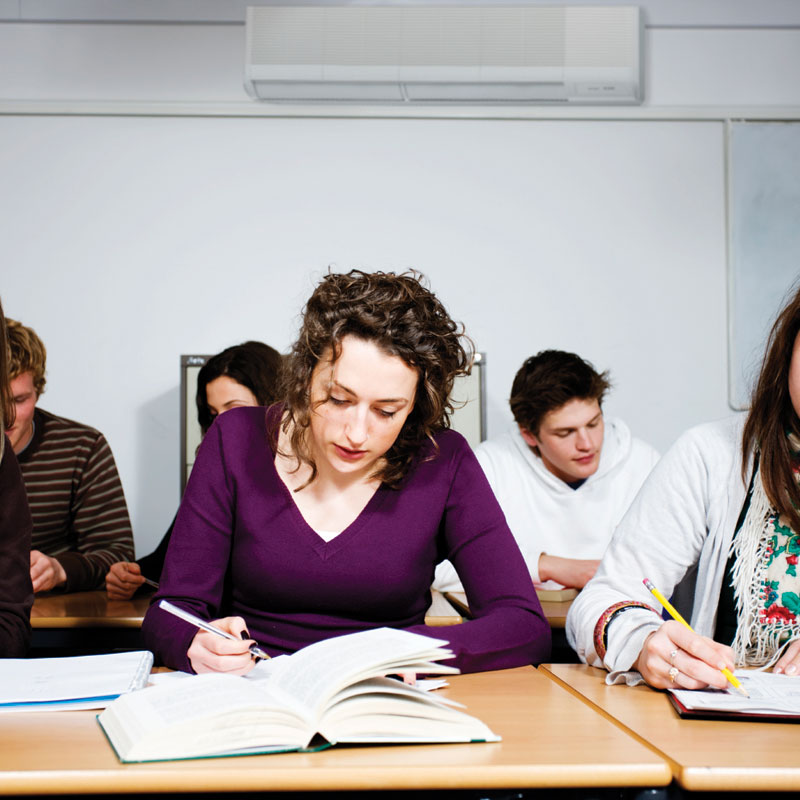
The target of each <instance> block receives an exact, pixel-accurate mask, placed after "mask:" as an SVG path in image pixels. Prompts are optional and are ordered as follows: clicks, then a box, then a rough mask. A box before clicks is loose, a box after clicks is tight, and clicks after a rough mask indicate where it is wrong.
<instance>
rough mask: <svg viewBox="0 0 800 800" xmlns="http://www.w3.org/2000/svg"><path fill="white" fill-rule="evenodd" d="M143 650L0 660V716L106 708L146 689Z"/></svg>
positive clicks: (148, 661)
mask: <svg viewBox="0 0 800 800" xmlns="http://www.w3.org/2000/svg"><path fill="white" fill-rule="evenodd" d="M152 667H153V654H152V653H151V652H149V651H148V650H136V651H132V652H127V653H107V654H103V655H96V656H72V657H65V658H3V659H0V712H3V711H61V710H77V709H82V708H105V707H106V706H107V705H108V704H109V703H110V702H111V701H112V700H114V699H115V698H117V697H119V696H120V695H122V694H125V693H127V692H132V691H135V690H136V689H141V688H143V687H144V686H146V685H147V678H148V676H149V675H150V670H151V669H152Z"/></svg>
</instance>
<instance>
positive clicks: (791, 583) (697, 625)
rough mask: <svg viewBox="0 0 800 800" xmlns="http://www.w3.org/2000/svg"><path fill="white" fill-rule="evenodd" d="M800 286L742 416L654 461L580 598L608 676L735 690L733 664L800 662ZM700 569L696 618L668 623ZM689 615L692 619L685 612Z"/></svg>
mask: <svg viewBox="0 0 800 800" xmlns="http://www.w3.org/2000/svg"><path fill="white" fill-rule="evenodd" d="M799 509H800V288H798V289H796V290H795V292H794V293H793V295H792V296H791V297H790V299H789V300H788V302H787V303H786V305H785V306H784V308H783V310H782V311H781V312H780V314H779V315H778V318H777V320H776V322H775V324H774V326H773V328H772V332H771V334H770V338H769V342H768V344H767V350H766V355H765V357H764V362H763V364H762V367H761V373H760V375H759V378H758V382H757V384H756V387H755V390H754V392H753V398H752V402H751V405H750V410H749V412H748V414H747V415H746V416H744V415H742V416H737V417H731V418H729V419H727V420H723V421H721V422H714V423H710V424H707V425H700V426H698V427H696V428H693V429H692V430H690V431H688V432H687V433H685V434H684V435H683V436H682V437H681V438H680V439H679V440H678V441H677V442H676V443H675V445H674V446H673V447H672V448H671V449H670V450H669V452H668V453H667V454H666V455H665V456H664V458H662V460H661V461H660V463H659V464H657V465H656V467H655V468H654V470H653V472H652V473H650V477H649V478H648V479H647V481H645V484H644V486H643V487H642V489H641V491H640V492H639V494H638V495H637V497H636V499H635V500H634V502H633V505H632V506H631V508H630V510H629V511H628V513H627V514H626V516H625V517H624V518H623V520H622V522H621V523H620V525H619V527H618V528H617V531H616V533H615V534H614V538H613V539H612V541H611V544H610V545H609V548H608V550H607V551H606V553H605V555H604V556H603V560H602V562H601V564H600V568H599V570H598V571H597V574H596V575H595V577H594V578H593V579H592V580H591V581H590V582H589V583H588V584H587V585H586V587H585V588H584V590H583V591H582V592H581V594H580V595H579V597H578V599H577V600H576V601H575V602H574V603H573V605H572V607H571V608H570V611H569V615H568V617H567V637H568V640H569V641H570V644H572V645H573V646H574V647H575V649H576V650H577V651H578V654H579V655H580V656H581V658H582V659H583V660H584V661H586V662H588V663H590V664H593V665H595V666H604V667H606V669H608V670H609V672H610V673H611V676H610V677H609V681H615V680H623V679H624V680H626V681H627V682H628V683H636V682H639V681H641V680H642V679H644V680H645V681H646V682H647V683H649V684H650V685H651V686H655V687H657V688H664V687H671V686H679V687H681V688H686V689H699V688H702V687H705V686H709V685H710V686H715V687H718V688H720V689H722V688H725V687H726V685H727V682H726V679H725V677H724V675H723V674H722V673H721V672H720V670H721V669H722V668H723V667H727V668H728V669H733V668H734V666H737V667H745V666H748V667H768V666H773V670H774V671H775V672H783V673H785V674H787V675H797V674H798V670H800V576H799V575H798V573H797V562H798V556H800V510H799ZM694 567H696V569H697V583H696V588H695V591H694V598H693V608H692V611H691V624H692V627H693V628H694V631H696V633H695V632H693V631H691V630H688V629H687V628H685V627H684V626H682V625H681V624H680V623H679V622H677V621H675V620H669V621H667V622H664V620H663V619H662V617H661V613H660V611H661V609H660V607H655V608H654V607H652V603H653V600H652V596H651V595H650V593H649V592H648V591H647V589H646V588H645V587H644V586H643V584H642V581H643V580H644V579H645V578H648V579H650V580H651V581H652V582H653V583H654V584H655V585H656V587H657V588H658V589H660V590H661V591H662V592H663V593H664V594H666V595H667V596H669V595H670V594H671V593H672V592H673V589H674V588H675V587H676V586H677V585H678V584H679V583H680V582H681V581H682V580H683V578H684V576H685V575H686V573H687V572H688V571H689V570H691V569H692V568H694ZM687 616H688V614H687Z"/></svg>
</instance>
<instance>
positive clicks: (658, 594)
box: [642, 578, 750, 697]
mask: <svg viewBox="0 0 800 800" xmlns="http://www.w3.org/2000/svg"><path fill="white" fill-rule="evenodd" d="M642 583H643V584H644V585H645V586H646V587H647V588H648V590H649V591H650V592H651V593H652V595H653V597H655V598H656V600H658V602H659V603H661V605H662V606H664V608H665V609H666V611H667V613H668V614H669V615H670V616H671V617H672V619H676V620H678V622H680V623H681V625H685V626H686V627H687V628H688V629H689V630H690V631H692V633H694V631H693V630H692V626H691V625H690V624H689V623H688V622H687V621H686V620H685V619H684V618H683V617H682V616H681V615H680V614H679V613H678V609H676V608H675V606H673V605H672V603H670V601H669V600H667V598H666V597H664V595H663V594H661V592H659V591H658V589H656V587H655V586H654V585H653V582H652V581H651V580H649V579H648V578H645V579H644V580H643V581H642ZM720 672H721V673H722V674H723V675H724V676H725V677H726V678H727V679H728V681H729V682H730V683H731V685H732V686H733V688H734V689H736V691H737V692H739V694H743V695H744V696H745V697H750V695H749V694H748V693H747V690H746V689H745V688H744V686H742V684H741V683H740V682H739V679H738V678H737V677H736V676H735V675H734V674H733V673H732V672H731V671H730V670H729V669H728V668H727V667H722V669H721V670H720Z"/></svg>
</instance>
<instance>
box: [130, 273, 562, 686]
mask: <svg viewBox="0 0 800 800" xmlns="http://www.w3.org/2000/svg"><path fill="white" fill-rule="evenodd" d="M470 363H471V356H470V354H469V353H468V352H467V351H466V350H465V348H464V343H463V341H462V336H461V334H460V330H459V326H457V324H456V323H455V322H454V321H453V320H452V319H451V318H450V317H449V315H448V314H447V312H446V310H445V308H444V307H443V306H442V304H441V303H440V302H439V300H438V299H437V298H436V297H435V295H434V294H433V293H432V292H430V290H428V289H427V288H426V287H425V286H423V285H422V283H421V282H420V280H419V278H418V277H417V276H416V275H415V274H403V275H395V274H393V273H373V274H370V273H364V272H360V271H357V270H354V271H352V272H350V273H348V274H330V275H328V276H327V277H326V278H324V279H323V280H322V281H321V282H320V284H319V285H318V286H317V288H316V290H315V291H314V293H313V294H312V296H311V298H310V299H309V301H308V303H307V304H306V308H305V311H304V315H303V322H302V327H301V330H300V335H299V337H298V339H297V342H296V343H295V345H294V347H293V349H292V352H291V354H290V356H289V357H288V362H287V369H286V372H285V376H286V377H285V387H284V390H283V392H282V396H283V404H281V405H276V406H273V407H272V408H270V409H269V410H268V411H267V412H266V413H264V411H263V410H262V409H252V408H245V409H237V410H234V411H232V412H230V413H229V414H226V415H225V416H224V417H223V418H222V419H220V420H219V422H218V423H217V424H216V425H214V427H213V428H212V429H211V430H210V431H209V433H208V435H207V436H206V437H205V439H204V440H203V443H202V445H201V447H200V450H199V452H198V456H197V460H196V461H195V464H194V468H193V470H192V475H191V478H190V480H189V483H188V485H187V488H186V492H185V493H184V497H183V502H182V503H181V507H180V510H179V512H178V519H177V522H176V524H175V532H174V535H173V538H172V543H171V545H170V549H169V553H168V556H167V561H166V563H165V565H164V572H163V575H162V580H161V588H160V589H159V592H158V595H157V597H158V598H160V597H165V598H168V599H169V600H170V601H172V602H174V603H175V604H177V605H180V606H182V607H184V608H185V609H187V610H189V611H191V612H193V613H195V614H197V615H199V616H201V617H203V618H205V619H212V620H216V622H215V624H217V625H218V626H219V627H221V628H223V629H224V630H226V631H228V632H229V633H231V634H232V635H233V636H235V637H236V640H229V639H223V638H221V637H219V636H214V635H212V634H206V633H204V632H202V631H200V632H198V631H197V629H195V628H193V627H192V626H190V625H187V624H186V623H185V622H183V621H182V620H179V619H176V618H175V617H173V616H171V615H169V614H167V613H166V612H164V611H163V610H162V609H160V608H158V606H157V604H153V605H152V606H151V607H150V609H149V611H148V613H147V616H146V617H145V621H144V625H143V629H142V632H143V635H144V640H145V643H146V644H147V646H148V647H149V648H150V649H152V650H153V651H154V653H155V654H156V658H157V659H160V660H161V661H163V663H165V664H166V665H167V666H170V667H173V668H177V669H182V670H185V671H195V672H207V671H221V672H231V673H244V672H247V671H248V670H249V669H250V668H251V667H252V663H253V662H252V660H251V658H250V654H249V652H248V645H249V644H250V643H251V642H252V640H251V639H250V637H251V636H252V637H253V638H254V639H256V640H258V642H259V644H261V646H262V647H263V648H264V649H266V650H267V652H269V653H270V654H273V655H277V654H280V653H291V652H294V651H296V650H298V649H300V648H302V647H304V646H306V645H308V644H311V643H313V642H316V641H319V640H321V639H325V638H329V637H332V636H338V635H342V634H347V633H351V632H355V631H359V630H364V629H367V628H375V627H380V626H388V627H394V628H402V629H406V630H410V631H415V632H417V633H428V634H431V633H433V634H434V635H436V634H438V635H440V634H441V629H433V630H432V629H430V628H428V627H427V626H426V625H425V624H424V618H425V612H426V610H427V608H428V606H429V604H430V585H431V582H432V580H433V573H434V568H435V566H436V564H437V563H438V562H439V561H441V560H442V559H444V558H449V559H450V560H451V562H452V563H453V564H454V565H455V567H456V569H457V571H458V573H459V575H460V577H461V579H462V581H463V584H464V588H465V590H466V592H467V597H468V601H469V604H470V610H471V611H472V612H473V614H474V617H475V618H474V619H473V620H470V621H469V622H465V623H464V624H462V625H455V626H452V627H449V628H448V629H447V637H446V638H447V639H448V640H449V643H450V647H451V649H452V650H453V651H454V653H455V659H454V664H455V666H457V667H459V668H460V669H461V670H462V671H464V672H468V671H476V670H486V669H500V668H503V667H512V666H519V665H522V664H531V663H535V662H539V661H541V660H543V659H546V658H547V656H548V654H549V652H550V628H549V625H548V623H547V621H546V619H545V618H544V615H543V614H542V610H541V607H540V605H539V602H538V600H537V598H536V594H535V592H534V589H533V584H532V583H531V580H530V577H529V575H528V571H527V568H526V566H525V563H524V561H523V559H522V556H521V554H520V552H519V548H518V547H517V545H516V542H515V541H514V538H513V536H512V535H511V532H510V531H509V529H508V525H507V524H506V522H505V518H504V517H503V513H502V511H501V510H500V507H499V506H498V504H497V501H496V500H495V499H494V495H493V494H492V492H491V489H490V488H489V485H488V483H487V482H486V478H485V477H484V475H483V472H482V470H481V468H480V466H479V465H478V462H477V461H476V459H475V456H474V455H473V454H472V451H471V450H470V448H469V445H468V444H467V442H466V441H465V440H464V438H463V437H462V436H461V435H460V434H458V433H456V432H454V431H450V430H447V428H448V427H449V412H450V411H451V410H452V407H451V405H450V401H449V397H450V391H451V389H452V387H453V382H454V380H455V378H456V377H457V376H458V375H461V374H464V373H465V372H466V371H467V370H468V369H469V366H470ZM220 618H221V619H220Z"/></svg>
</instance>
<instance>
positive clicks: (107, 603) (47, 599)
mask: <svg viewBox="0 0 800 800" xmlns="http://www.w3.org/2000/svg"><path fill="white" fill-rule="evenodd" d="M431 594H432V598H431V599H432V602H431V607H430V608H429V609H428V611H427V613H426V615H425V621H426V623H427V624H428V625H455V624H457V623H459V622H461V621H462V620H461V616H460V615H459V613H458V611H456V609H454V608H453V606H451V605H450V603H448V602H447V600H445V599H444V597H443V596H442V595H441V593H439V592H436V591H434V592H432V593H431ZM152 597H153V595H152V594H146V595H140V596H136V597H133V598H131V599H130V600H109V599H108V595H107V594H106V592H105V591H103V590H101V589H98V590H96V591H93V592H71V593H68V594H57V593H55V594H45V595H37V596H36V598H35V599H34V601H33V608H32V609H31V626H32V627H33V628H38V629H53V628H137V629H138V628H141V627H142V620H143V619H144V615H145V613H146V612H147V608H148V606H149V605H150V600H151V599H152Z"/></svg>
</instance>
